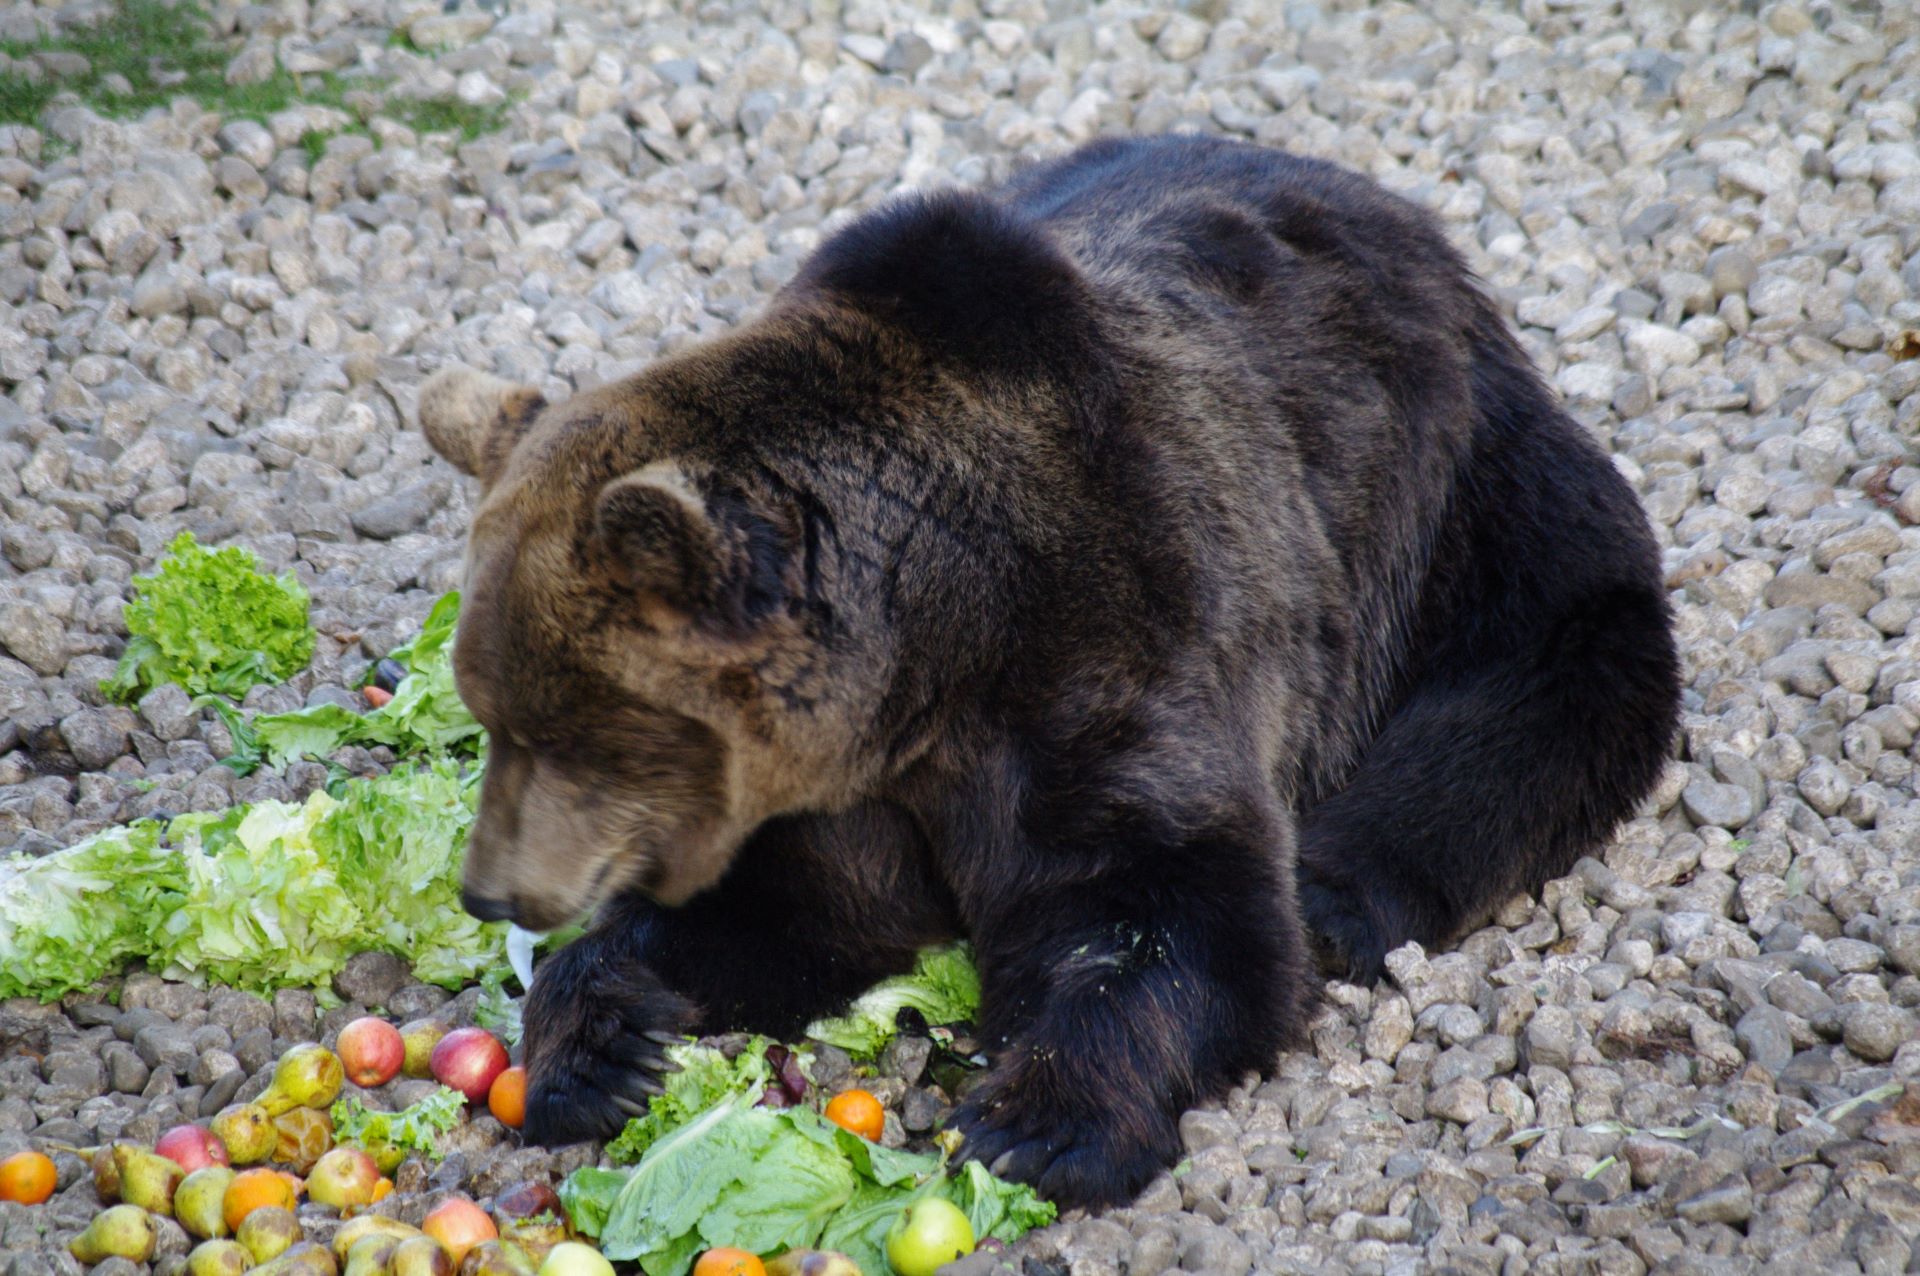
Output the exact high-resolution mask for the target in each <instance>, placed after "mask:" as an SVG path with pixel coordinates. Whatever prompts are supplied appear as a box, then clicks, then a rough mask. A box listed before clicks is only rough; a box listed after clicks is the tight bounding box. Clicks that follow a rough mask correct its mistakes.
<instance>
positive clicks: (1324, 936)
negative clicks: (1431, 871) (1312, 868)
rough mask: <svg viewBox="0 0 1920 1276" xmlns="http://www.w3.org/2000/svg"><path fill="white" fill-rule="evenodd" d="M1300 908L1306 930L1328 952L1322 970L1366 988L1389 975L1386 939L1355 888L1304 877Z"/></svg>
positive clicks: (1301, 887)
mask: <svg viewBox="0 0 1920 1276" xmlns="http://www.w3.org/2000/svg"><path fill="white" fill-rule="evenodd" d="M1300 908H1301V911H1302V913H1304V914H1305V918H1306V923H1307V929H1308V930H1310V931H1312V932H1313V934H1314V935H1315V936H1316V937H1317V938H1318V939H1319V940H1320V944H1321V946H1322V948H1323V949H1324V950H1325V951H1326V960H1325V961H1324V962H1323V963H1322V964H1323V968H1325V969H1327V970H1328V971H1329V972H1332V973H1343V974H1344V976H1345V978H1346V980H1347V982H1349V983H1354V984H1360V985H1362V986H1363V987H1364V986H1370V985H1372V984H1373V982H1374V981H1375V980H1377V979H1379V978H1380V976H1381V975H1382V974H1384V973H1385V972H1386V968H1387V951H1388V948H1389V945H1388V943H1387V938H1386V937H1385V936H1383V935H1382V934H1381V933H1380V927H1379V925H1378V924H1377V923H1376V922H1375V921H1374V919H1373V916H1372V910H1371V909H1369V908H1368V907H1367V903H1366V901H1365V900H1363V899H1362V898H1361V897H1360V896H1359V894H1358V893H1357V892H1356V891H1355V890H1354V889H1353V888H1352V887H1350V886H1343V885H1336V884H1334V883H1331V882H1328V881H1326V880H1325V879H1323V878H1320V877H1318V876H1310V875H1305V874H1303V875H1302V881H1301V883H1300ZM1393 946H1397V943H1396V944H1395V945H1393Z"/></svg>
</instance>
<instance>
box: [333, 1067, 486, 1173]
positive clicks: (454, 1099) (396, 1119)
mask: <svg viewBox="0 0 1920 1276" xmlns="http://www.w3.org/2000/svg"><path fill="white" fill-rule="evenodd" d="M466 1111H467V1096H466V1095H464V1094H461V1093H460V1092H459V1091H458V1090H452V1089H449V1088H447V1087H446V1086H441V1087H440V1089H439V1090H438V1091H436V1092H435V1093H433V1094H430V1095H428V1096H427V1097H426V1098H424V1099H422V1100H420V1101H419V1102H418V1103H415V1104H412V1105H411V1106H409V1107H405V1108H402V1109H400V1110H399V1111H398V1112H373V1111H370V1110H369V1109H368V1108H367V1106H366V1105H365V1104H363V1103H361V1102H360V1100H358V1099H356V1098H354V1097H353V1096H351V1095H349V1096H348V1097H346V1098H344V1099H341V1100H339V1101H338V1102H336V1103H335V1104H334V1105H333V1110H332V1112H331V1113H330V1115H331V1116H332V1118H333V1138H334V1142H335V1143H354V1144H358V1145H359V1146H361V1147H363V1148H370V1147H373V1146H376V1145H385V1146H388V1147H397V1148H403V1149H406V1150H408V1151H412V1152H419V1153H421V1154H422V1155H424V1156H427V1157H430V1158H431V1159H433V1160H435V1161H437V1160H439V1159H440V1146H439V1143H438V1142H437V1141H436V1137H435V1136H437V1135H441V1134H445V1133H446V1132H447V1131H448V1130H451V1129H452V1128H453V1127H454V1126H456V1125H459V1124H460V1122H461V1120H462V1119H464V1118H465V1116H466Z"/></svg>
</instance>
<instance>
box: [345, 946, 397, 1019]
mask: <svg viewBox="0 0 1920 1276" xmlns="http://www.w3.org/2000/svg"><path fill="white" fill-rule="evenodd" d="M406 982H407V966H406V963H405V962H403V961H401V960H400V959H399V958H398V957H395V956H394V955H393V954H392V953H383V952H364V953H355V954H354V955H353V956H351V957H349V958H347V964H346V965H345V966H343V967H341V969H340V973H339V974H337V975H335V976H334V977H333V990H334V992H336V993H338V994H339V995H340V997H341V998H342V999H343V1000H346V1001H350V1002H355V1003H358V1004H359V1005H362V1006H381V1007H385V1006H386V1004H387V1001H388V999H389V998H391V997H392V996H393V995H394V994H395V993H397V992H399V991H400V988H401V986H402V985H404V984H405V983H406Z"/></svg>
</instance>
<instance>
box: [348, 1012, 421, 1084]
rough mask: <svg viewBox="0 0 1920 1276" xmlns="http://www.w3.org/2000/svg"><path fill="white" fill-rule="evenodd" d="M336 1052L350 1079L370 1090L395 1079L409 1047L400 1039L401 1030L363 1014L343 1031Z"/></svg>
mask: <svg viewBox="0 0 1920 1276" xmlns="http://www.w3.org/2000/svg"><path fill="white" fill-rule="evenodd" d="M333 1052H334V1053H335V1054H337V1055H339V1056H340V1062H341V1064H342V1065H343V1066H344V1067H345V1068H346V1070H347V1080H349V1081H351V1082H353V1083H354V1084H355V1085H357V1086H366V1087H368V1088H371V1087H373V1086H377V1085H385V1084H386V1083H387V1082H389V1081H391V1080H393V1079H394V1077H396V1076H398V1075H399V1073H400V1065H401V1064H402V1063H405V1062H406V1059H407V1045H406V1043H405V1042H404V1041H402V1040H401V1039H400V1030H399V1029H398V1028H396V1027H394V1026H393V1025H392V1024H390V1023H388V1022H387V1021H386V1020H385V1019H379V1018H376V1017H374V1016H373V1015H364V1016H362V1017H361V1018H359V1019H355V1020H354V1021H353V1022H352V1023H350V1024H348V1025H347V1026H346V1027H344V1028H342V1029H341V1030H340V1039H339V1040H338V1041H336V1042H334V1044H333Z"/></svg>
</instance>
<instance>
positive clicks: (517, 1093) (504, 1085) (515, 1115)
mask: <svg viewBox="0 0 1920 1276" xmlns="http://www.w3.org/2000/svg"><path fill="white" fill-rule="evenodd" d="M487 1111H489V1112H491V1113H493V1115H494V1119H495V1120H497V1121H499V1122H500V1124H501V1125H504V1126H507V1127H508V1128H510V1129H514V1130H517V1129H519V1128H520V1126H521V1125H522V1124H523V1123H524V1122H525V1121H526V1119H527V1070H526V1069H525V1068H508V1069H507V1070H506V1071H505V1072H503V1073H501V1074H500V1075H499V1076H497V1077H495V1078H494V1079H493V1085H492V1086H491V1087H490V1088H489V1089H488V1090H487Z"/></svg>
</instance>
